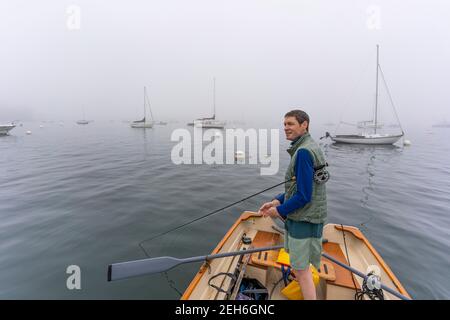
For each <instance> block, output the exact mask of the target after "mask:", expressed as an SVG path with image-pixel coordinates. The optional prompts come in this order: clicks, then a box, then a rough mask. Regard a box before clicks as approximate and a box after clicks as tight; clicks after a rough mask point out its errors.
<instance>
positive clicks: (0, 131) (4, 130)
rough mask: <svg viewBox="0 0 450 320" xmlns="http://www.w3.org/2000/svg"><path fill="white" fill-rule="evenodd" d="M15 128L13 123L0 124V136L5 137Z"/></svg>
mask: <svg viewBox="0 0 450 320" xmlns="http://www.w3.org/2000/svg"><path fill="white" fill-rule="evenodd" d="M15 127H16V125H15V124H14V123H7V124H0V135H7V134H8V133H9V131H11V130H12V129H14V128H15Z"/></svg>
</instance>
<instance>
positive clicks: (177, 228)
mask: <svg viewBox="0 0 450 320" xmlns="http://www.w3.org/2000/svg"><path fill="white" fill-rule="evenodd" d="M294 178H295V177H293V178H292V179H294ZM290 180H291V179H289V180H286V181H283V182H280V183H277V184H276V185H274V186H272V187H269V188H266V189H264V190H262V191H259V192H257V193H254V194H252V195H250V196H248V197H245V198H243V199H241V200H239V201H236V202H233V203H231V204H229V205H226V206H225V207H222V208H220V209H217V210H214V211H212V212H210V213H208V214H205V215H203V216H201V217H198V218H196V219H194V220H191V221H189V222H186V223H184V224H182V225H180V226H178V227H175V228H172V229H170V230H168V231H165V232H163V233H160V234H157V235H156V236H153V237H150V238H147V239H144V240H142V241H141V242H140V243H139V247H140V248H141V249H142V251H144V253H145V255H146V256H147V257H148V258H150V256H149V255H148V253H147V251H146V250H145V248H144V247H143V246H142V244H143V243H145V242H147V241H150V240H154V239H156V238H159V237H162V236H164V235H166V234H168V233H170V232H173V231H176V230H179V229H181V228H183V227H186V226H188V225H190V224H192V223H194V222H197V221H199V220H202V219H204V218H207V217H209V216H212V215H214V214H216V213H219V212H220V211H223V210H225V209H227V208H229V207H232V206H234V205H236V204H238V203H240V202H243V201H246V200H248V199H250V198H253V197H255V196H257V195H259V194H261V193H264V192H266V191H268V190H271V189H274V188H276V187H278V186H281V185H282V184H285V183H286V182H289V181H290Z"/></svg>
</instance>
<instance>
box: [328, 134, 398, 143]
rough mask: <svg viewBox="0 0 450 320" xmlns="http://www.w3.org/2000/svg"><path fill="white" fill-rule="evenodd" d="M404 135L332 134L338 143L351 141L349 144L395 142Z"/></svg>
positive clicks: (332, 138) (332, 137)
mask: <svg viewBox="0 0 450 320" xmlns="http://www.w3.org/2000/svg"><path fill="white" fill-rule="evenodd" d="M401 137H403V135H402V134H401V135H395V136H393V135H378V136H361V135H336V136H331V137H330V138H331V140H333V141H334V142H337V143H349V144H370V145H380V144H394V143H396V142H397V141H398V140H399V139H400V138H401Z"/></svg>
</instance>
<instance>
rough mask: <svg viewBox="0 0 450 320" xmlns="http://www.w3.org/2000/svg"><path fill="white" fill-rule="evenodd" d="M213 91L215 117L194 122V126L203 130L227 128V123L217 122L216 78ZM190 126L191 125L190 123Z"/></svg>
mask: <svg viewBox="0 0 450 320" xmlns="http://www.w3.org/2000/svg"><path fill="white" fill-rule="evenodd" d="M213 82H214V89H213V116H212V117H211V118H201V119H197V120H194V122H193V123H192V125H194V126H195V127H202V128H218V129H223V128H224V127H225V121H220V120H216V78H214V81H213ZM188 125H191V124H189V123H188Z"/></svg>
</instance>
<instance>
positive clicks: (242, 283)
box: [182, 212, 408, 300]
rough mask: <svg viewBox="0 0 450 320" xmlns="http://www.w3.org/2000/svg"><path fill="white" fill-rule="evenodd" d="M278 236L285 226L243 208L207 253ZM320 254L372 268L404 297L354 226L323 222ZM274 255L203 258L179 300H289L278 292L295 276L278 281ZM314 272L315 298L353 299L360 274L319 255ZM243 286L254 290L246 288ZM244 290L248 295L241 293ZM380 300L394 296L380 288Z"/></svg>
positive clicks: (267, 242) (277, 240) (270, 242)
mask: <svg viewBox="0 0 450 320" xmlns="http://www.w3.org/2000/svg"><path fill="white" fill-rule="evenodd" d="M283 236H284V230H283V229H282V228H280V227H279V226H278V225H277V224H276V223H275V222H274V220H272V219H271V218H263V217H261V216H260V215H258V214H256V213H252V212H245V213H244V214H242V215H241V217H240V218H239V219H238V221H236V223H235V224H234V225H233V227H232V228H231V229H230V230H229V231H228V233H227V234H226V235H225V237H224V238H223V239H222V241H221V242H220V243H219V244H218V246H217V247H216V249H215V250H214V251H213V252H212V253H213V254H216V253H223V252H231V251H238V250H246V249H250V248H251V249H253V248H258V247H268V246H275V245H279V244H283ZM323 252H325V253H327V254H328V255H329V256H331V257H333V258H334V259H337V260H338V261H340V262H342V263H344V264H346V265H351V266H352V267H353V268H355V269H357V270H360V271H361V272H363V273H366V270H367V269H368V268H369V267H373V266H376V267H377V268H378V269H379V270H380V276H381V281H382V283H383V284H384V285H386V286H388V287H390V288H392V289H394V290H395V291H398V292H399V293H401V294H404V295H408V294H407V292H406V291H405V289H404V288H403V287H402V285H401V284H400V282H399V281H398V280H397V278H396V277H395V275H394V274H393V273H392V271H391V270H390V269H389V267H388V266H387V265H386V263H385V262H384V261H383V260H382V258H381V257H380V256H379V254H378V253H377V252H376V251H375V249H374V248H373V247H372V246H371V245H370V243H369V242H368V240H367V239H366V238H365V237H364V235H363V234H362V233H361V232H360V231H359V230H358V229H357V228H355V227H349V226H341V225H335V224H327V225H326V226H325V227H324V233H323ZM278 254H279V250H271V251H264V252H256V253H252V254H247V255H240V256H231V257H227V258H221V259H213V260H210V261H206V262H205V263H204V264H203V265H202V266H201V268H200V271H199V272H198V273H197V275H196V276H195V277H194V279H193V280H192V282H191V284H190V285H189V287H188V288H187V289H186V291H185V293H184V295H183V296H182V299H196V300H205V299H206V300H209V299H212V300H250V299H254V300H259V299H260V300H286V299H288V298H287V297H286V295H285V294H284V293H283V288H284V287H285V285H286V284H287V283H289V282H290V281H293V280H294V281H295V279H294V278H293V275H292V273H291V275H290V276H289V278H288V281H287V282H285V281H284V280H283V273H282V265H281V264H279V263H278V262H277V258H278ZM349 260H350V261H349ZM318 273H319V281H318V284H317V286H316V293H317V299H321V300H354V299H355V294H356V293H357V292H358V291H360V289H361V286H362V284H363V279H362V278H359V277H358V276H355V275H354V274H353V273H352V272H350V271H348V270H347V269H345V268H343V267H341V266H339V265H337V264H336V263H334V262H332V261H330V260H328V259H327V258H325V257H322V261H321V265H320V268H319V269H318ZM246 287H249V288H252V289H253V290H250V289H249V290H245V288H246ZM243 289H244V290H243ZM246 292H252V293H251V294H245V293H246ZM243 293H244V294H243ZM248 298H250V299H248ZM361 298H363V299H364V298H367V297H365V296H362V297H361ZM384 299H386V300H387V299H398V298H397V297H395V296H394V295H392V294H390V293H388V292H384Z"/></svg>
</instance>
